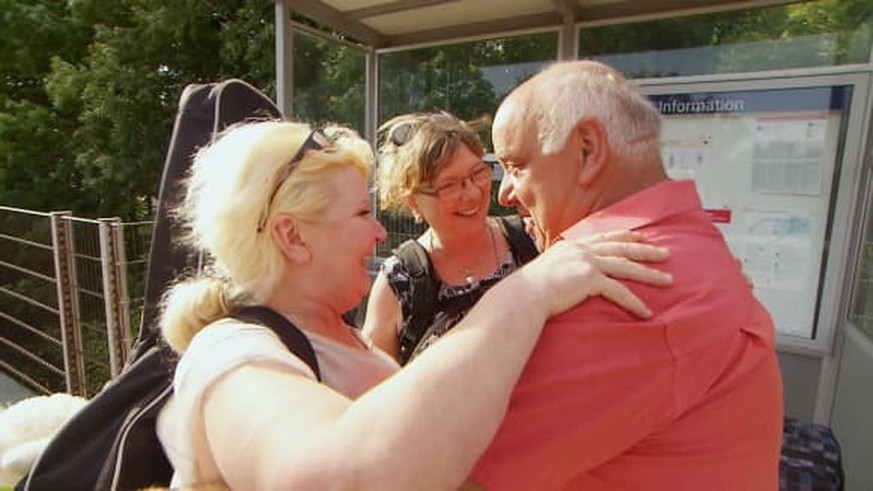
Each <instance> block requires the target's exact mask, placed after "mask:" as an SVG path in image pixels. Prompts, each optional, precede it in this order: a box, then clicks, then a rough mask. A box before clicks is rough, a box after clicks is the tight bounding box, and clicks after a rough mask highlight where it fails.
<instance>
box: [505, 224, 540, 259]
mask: <svg viewBox="0 0 873 491" xmlns="http://www.w3.org/2000/svg"><path fill="white" fill-rule="evenodd" d="M500 226H501V228H502V229H503V235H504V236H505V237H506V241H507V242H509V248H510V249H511V250H512V257H513V258H514V259H515V264H517V265H518V266H521V265H523V264H526V263H527V262H528V261H530V260H531V259H533V258H535V257H537V255H538V254H539V253H540V252H539V250H537V246H536V244H535V243H534V241H533V238H531V236H530V234H528V233H527V230H526V229H525V226H524V219H523V218H522V217H520V216H519V215H507V216H502V217H500Z"/></svg>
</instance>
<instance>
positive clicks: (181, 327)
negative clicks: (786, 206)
mask: <svg viewBox="0 0 873 491" xmlns="http://www.w3.org/2000/svg"><path fill="white" fill-rule="evenodd" d="M372 160H373V155H372V152H371V149H370V147H369V145H368V144H367V143H366V142H365V141H364V140H362V139H361V138H360V137H358V136H357V135H356V134H354V133H353V132H351V131H350V130H343V129H339V128H328V129H325V130H324V131H323V132H321V131H314V130H312V129H310V128H309V127H308V126H307V125H304V124H300V123H290V122H278V121H274V122H258V123H247V124H244V125H241V126H236V127H232V128H231V129H229V130H228V131H226V132H225V134H223V135H222V136H220V137H219V138H218V139H217V140H216V142H215V143H213V144H211V145H210V146H207V147H206V148H204V149H202V150H200V151H199V152H198V154H197V156H196V158H195V161H194V164H193V167H192V173H191V176H190V179H189V181H188V182H187V194H186V198H185V200H184V202H183V203H182V205H181V207H180V209H179V210H178V211H179V214H178V216H179V218H180V219H181V221H182V223H183V224H184V225H185V226H187V227H189V228H190V238H191V241H192V243H193V245H195V246H196V247H198V248H199V249H200V250H202V251H203V252H204V253H205V255H206V257H207V258H208V259H209V263H210V265H211V267H210V268H208V269H207V270H206V272H204V273H201V275H200V276H197V277H194V278H190V279H187V280H183V281H181V282H179V283H178V284H176V285H174V286H173V287H172V288H171V289H170V291H169V292H168V294H167V296H166V300H165V302H164V309H163V311H162V317H161V329H162V332H163V334H164V337H165V339H166V341H167V342H168V343H169V344H170V345H171V347H172V348H173V349H174V350H175V351H177V352H178V353H179V354H180V359H179V362H178V365H177V368H176V373H175V376H174V379H173V387H174V392H173V396H172V398H171V399H170V400H169V402H167V404H166V405H165V406H164V407H163V408H162V410H161V413H160V416H159V419H158V424H157V429H158V435H159V437H160V440H161V442H162V444H163V446H164V449H165V450H166V452H167V455H168V457H169V458H170V461H171V462H172V464H173V467H174V470H175V474H174V478H173V483H172V487H173V488H174V489H175V488H185V489H188V488H191V489H227V488H232V489H379V490H391V489H402V490H406V489H455V488H457V487H458V486H459V485H460V484H461V483H462V482H464V480H465V478H466V476H467V473H468V472H469V470H470V469H471V468H472V466H473V464H474V462H475V460H476V458H477V457H478V456H479V455H480V454H481V453H482V452H483V450H484V448H485V446H486V445H487V444H488V442H489V440H490V439H491V437H492V436H493V433H494V432H495V431H496V429H497V426H498V425H499V423H500V420H501V418H502V417H503V414H504V412H505V409H506V406H507V404H508V399H509V394H510V391H511V388H512V386H513V384H514V383H515V381H516V379H517V377H518V376H519V374H520V372H521V370H522V367H523V366H524V363H525V361H526V359H527V357H528V356H529V354H530V351H531V350H532V347H533V345H534V343H535V341H536V339H537V337H538V336H539V332H540V331H541V330H542V326H543V323H544V321H545V319H546V318H547V317H548V316H550V315H553V314H556V313H558V312H561V311H563V310H565V309H567V308H569V307H570V306H572V305H574V304H576V303H577V302H579V301H581V300H583V299H584V298H586V297H587V296H591V295H602V296H604V297H606V298H609V299H611V300H612V301H614V302H616V303H618V304H619V305H621V306H623V307H624V308H626V309H628V310H630V311H631V312H634V313H636V314H637V315H641V316H647V315H649V312H648V309H647V308H646V306H645V305H643V304H642V303H641V302H640V301H639V299H638V298H637V297H636V296H634V295H633V294H632V293H631V292H630V290H628V289H627V288H625V287H624V286H623V285H622V284H621V283H619V282H618V281H616V280H613V279H611V278H610V277H609V276H610V275H611V276H613V277H617V278H618V277H620V278H634V279H638V280H641V281H644V282H646V283H651V284H656V285H664V284H666V283H668V282H669V281H670V279H669V277H666V276H664V275H663V274H661V273H659V272H657V271H655V270H653V269H650V268H648V267H644V266H642V265H640V264H638V263H636V262H634V261H638V260H642V261H649V260H655V261H660V260H663V259H664V258H665V257H666V252H665V251H663V250H661V249H657V248H654V247H650V246H647V245H644V244H638V243H634V242H635V241H636V240H637V237H636V236H635V235H634V234H631V233H626V234H617V235H606V236H605V237H604V238H603V239H605V240H601V241H600V242H585V241H568V242H567V243H566V244H561V245H559V246H556V247H553V248H551V249H550V250H549V252H547V253H545V254H543V255H541V256H540V257H539V258H538V259H536V260H534V261H533V262H532V263H531V264H530V265H529V266H526V267H525V269H524V274H519V275H513V276H512V277H510V278H507V279H506V280H504V281H503V282H501V284H500V285H498V286H496V287H494V288H493V289H491V291H489V293H488V294H487V295H486V296H485V297H483V299H482V300H480V302H479V304H478V305H481V308H480V307H479V306H478V305H477V307H476V308H474V309H473V310H472V311H471V312H470V313H469V314H468V315H467V317H466V318H465V319H464V320H463V321H462V322H461V323H460V324H459V325H457V326H456V327H455V328H454V329H453V330H452V333H451V334H449V335H448V336H445V338H444V340H443V341H441V342H440V343H439V345H438V346H434V347H432V348H430V349H429V350H428V351H427V352H426V353H425V354H423V355H422V356H421V357H419V358H418V359H416V360H415V362H413V363H411V364H410V365H409V366H408V367H406V368H404V369H403V370H399V371H398V365H397V363H396V362H395V361H394V360H393V359H391V358H390V357H389V356H388V355H386V354H385V353H384V352H382V351H381V350H379V349H378V348H374V347H373V346H372V344H371V343H369V342H368V341H367V339H366V338H365V337H363V336H361V335H360V334H359V333H358V332H357V330H356V329H355V328H353V327H352V326H350V325H348V324H347V323H346V322H345V321H344V319H343V316H342V313H343V312H346V311H348V310H349V309H351V308H352V307H354V306H355V305H356V304H357V303H358V302H360V300H361V297H362V296H363V295H364V294H365V293H366V292H367V291H368V289H369V276H368V274H367V263H368V260H369V259H370V256H371V254H372V251H373V250H374V247H375V246H376V244H378V243H379V242H381V241H383V240H384V239H385V236H386V233H385V229H384V228H383V227H382V225H380V224H379V222H378V221H376V219H375V217H374V216H373V214H372V212H371V209H370V196H369V193H368V190H367V181H368V177H369V172H370V170H371V167H372ZM628 259H630V261H628ZM547 284H548V288H546V285H547ZM547 291H548V293H546V292H547ZM252 305H260V306H266V307H269V308H270V309H272V310H274V311H275V312H277V313H278V314H280V315H282V316H284V318H286V319H287V320H288V321H290V322H291V323H293V324H294V325H296V326H297V327H298V328H299V329H300V330H301V331H302V333H303V334H304V335H305V336H306V338H307V339H308V340H309V342H310V344H311V345H312V347H313V348H314V352H315V357H316V359H317V366H318V372H319V373H320V379H319V378H318V377H317V376H316V371H315V370H313V369H311V368H310V367H309V366H308V365H307V363H306V362H305V361H304V359H303V358H300V357H298V356H296V355H295V354H293V353H292V352H291V351H290V350H289V349H287V348H286V347H285V345H284V344H283V343H282V341H280V339H279V336H277V335H276V334H275V333H274V332H273V331H272V330H270V329H269V328H266V327H263V326H260V325H255V324H250V323H247V322H245V321H242V320H238V319H236V318H231V317H229V316H230V315H232V313H233V312H235V311H237V310H238V309H239V308H241V307H245V306H252ZM507 329H511V330H512V332H513V334H512V335H511V336H506V335H505V332H506V330H507ZM319 380H320V382H319ZM422 408H427V409H428V412H429V414H428V416H427V418H426V419H427V421H426V424H422V423H421V421H422V419H421V416H422Z"/></svg>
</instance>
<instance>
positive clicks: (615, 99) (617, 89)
mask: <svg viewBox="0 0 873 491" xmlns="http://www.w3.org/2000/svg"><path fill="white" fill-rule="evenodd" d="M535 78H538V79H540V80H539V85H538V86H537V87H536V90H537V91H538V95H541V96H543V97H544V98H545V99H546V100H547V101H548V103H547V104H544V105H543V106H542V107H540V108H536V109H534V113H535V114H537V116H538V118H537V119H538V125H537V128H538V130H537V140H538V141H539V143H540V147H541V149H542V152H543V153H544V154H547V155H548V154H553V153H556V152H558V151H560V150H561V149H562V148H563V147H564V144H565V143H566V140H567V137H568V136H569V134H570V131H571V130H572V129H573V127H574V126H575V125H576V123H577V122H579V121H580V120H582V119H584V118H596V119H598V120H600V121H601V122H602V123H603V125H604V127H605V129H606V132H607V137H608V139H609V146H610V147H611V148H612V150H613V151H614V152H616V153H617V154H618V155H621V156H623V157H627V158H630V159H635V157H637V156H638V155H639V154H641V153H643V152H645V151H648V149H647V148H646V147H649V145H640V143H644V142H645V143H649V144H650V145H651V144H652V142H655V143H657V142H658V141H659V137H660V133H661V118H660V115H659V113H658V111H657V109H656V108H655V106H654V105H653V104H652V103H651V102H649V100H648V99H647V98H646V97H645V96H643V95H642V94H640V93H639V91H638V90H637V89H636V87H634V86H633V85H631V83H630V82H628V81H627V80H626V79H625V78H624V77H622V76H621V74H620V73H618V72H616V71H615V70H613V69H612V68H610V67H608V66H606V65H601V64H599V63H596V62H592V61H575V62H560V63H555V64H553V65H551V66H550V67H548V68H547V69H545V70H544V71H543V72H541V73H540V74H539V75H537V76H536V77H535Z"/></svg>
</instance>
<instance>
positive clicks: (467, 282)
mask: <svg viewBox="0 0 873 491" xmlns="http://www.w3.org/2000/svg"><path fill="white" fill-rule="evenodd" d="M380 133H381V139H380V146H379V170H378V178H377V186H378V191H379V197H380V206H381V207H382V208H383V209H386V210H390V211H399V212H401V213H411V214H412V215H413V216H414V217H415V218H416V220H423V221H424V222H425V223H427V225H428V226H429V227H428V229H427V230H426V231H425V232H424V233H423V234H422V235H421V236H419V237H418V238H417V239H414V240H413V239H411V240H409V241H407V242H406V243H404V244H402V245H401V246H400V247H399V248H398V249H397V250H396V251H395V253H394V255H392V256H390V257H389V258H387V259H386V260H385V262H384V263H383V265H382V269H381V271H380V273H379V275H378V277H377V279H376V281H375V283H374V285H373V289H372V291H371V293H370V297H369V299H368V305H367V316H366V320H365V322H364V332H365V333H366V334H367V335H368V336H370V337H371V338H372V339H373V341H374V342H375V343H376V345H378V346H379V347H380V348H382V349H383V350H385V351H386V352H388V353H389V354H391V355H392V356H393V357H394V358H395V359H397V360H398V361H399V362H400V363H406V362H407V361H408V360H409V359H411V358H412V357H414V356H416V355H417V354H418V353H420V352H421V351H423V350H424V349H425V348H426V347H428V346H430V345H431V344H432V343H433V342H434V341H435V340H436V339H437V338H438V337H440V336H442V335H443V334H445V333H446V332H447V331H448V330H449V329H451V328H452V326H454V325H455V324H457V323H458V321H460V320H461V318H462V317H463V316H464V314H465V313H466V311H467V310H468V309H469V308H470V306H472V305H473V304H474V303H475V302H476V300H478V298H479V297H480V296H481V295H482V294H483V293H484V292H485V291H486V290H488V289H489V288H490V287H492V286H493V285H494V284H496V283H497V282H498V281H499V280H501V279H502V278H504V277H506V276H507V275H509V274H510V273H512V272H513V271H515V269H516V268H518V267H519V266H520V265H521V264H523V263H524V262H527V261H529V260H530V259H532V258H533V257H534V256H535V255H536V253H537V251H536V247H535V245H534V243H533V240H532V239H531V238H530V236H529V235H528V234H527V232H526V231H525V227H524V223H523V222H522V220H521V218H520V217H518V216H517V215H516V216H512V217H502V218H497V217H491V216H489V214H488V211H489V207H490V204H491V185H492V177H491V176H492V169H491V166H490V165H489V164H488V163H486V162H484V161H483V156H484V154H485V150H484V148H483V146H482V143H481V141H480V139H479V135H478V134H477V132H476V131H475V130H474V129H473V128H471V127H470V126H469V125H468V124H467V123H465V122H464V121H461V120H460V119H458V118H457V117H455V116H453V115H451V114H449V113H446V112H438V113H412V114H405V115H401V116H397V117H394V118H393V119H391V120H389V121H387V122H386V123H385V124H384V125H382V127H381V128H380ZM510 239H514V240H510ZM422 270H424V271H426V272H427V273H428V275H427V276H428V277H427V278H422V277H423V276H425V275H423V274H420V272H421V271H422ZM426 290H427V291H428V292H427V293H424V292H425V291H426Z"/></svg>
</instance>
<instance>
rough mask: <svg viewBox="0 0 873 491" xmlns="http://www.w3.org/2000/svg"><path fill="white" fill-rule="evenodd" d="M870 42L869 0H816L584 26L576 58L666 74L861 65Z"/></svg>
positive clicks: (872, 12)
mask: <svg viewBox="0 0 873 491" xmlns="http://www.w3.org/2000/svg"><path fill="white" fill-rule="evenodd" d="M871 40H873V2H871V1H869V0H819V1H814V2H805V3H799V4H792V5H780V6H774V7H766V8H759V9H750V10H739V11H731V12H719V13H713V14H705V15H697V16H692V17H683V18H673V19H663V20H657V21H648V22H637V23H632V24H620V25H611V26H601V27H593V28H586V29H582V30H581V31H580V41H579V53H580V55H579V56H580V57H581V58H592V59H596V60H600V61H603V62H605V63H607V64H609V65H612V66H614V67H616V68H617V69H619V70H621V71H622V72H624V73H625V74H627V76H628V77H633V78H643V77H672V76H681V75H699V74H711V73H733V72H749V71H759V70H773V69H787V68H802V67H814V66H833V65H845V64H851V63H868V62H869V59H870V46H871Z"/></svg>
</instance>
